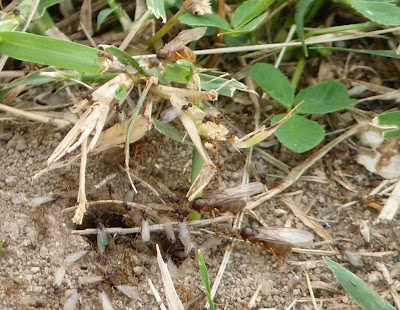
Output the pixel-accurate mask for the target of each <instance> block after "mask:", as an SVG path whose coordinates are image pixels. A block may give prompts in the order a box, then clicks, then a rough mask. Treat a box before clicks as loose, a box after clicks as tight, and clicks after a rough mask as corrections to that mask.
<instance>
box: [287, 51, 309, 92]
mask: <svg viewBox="0 0 400 310" xmlns="http://www.w3.org/2000/svg"><path fill="white" fill-rule="evenodd" d="M305 65H306V58H305V57H304V55H302V56H301V57H300V59H299V61H298V62H297V66H296V71H295V72H294V75H293V78H292V81H291V83H290V84H291V85H292V88H293V90H296V88H297V85H298V84H299V81H300V78H301V74H302V73H303V70H304V67H305Z"/></svg>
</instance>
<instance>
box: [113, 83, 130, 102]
mask: <svg viewBox="0 0 400 310" xmlns="http://www.w3.org/2000/svg"><path fill="white" fill-rule="evenodd" d="M127 95H128V93H127V91H126V88H125V87H123V86H120V87H119V88H118V89H117V91H116V92H115V99H117V100H124V99H125V98H126V96H127Z"/></svg>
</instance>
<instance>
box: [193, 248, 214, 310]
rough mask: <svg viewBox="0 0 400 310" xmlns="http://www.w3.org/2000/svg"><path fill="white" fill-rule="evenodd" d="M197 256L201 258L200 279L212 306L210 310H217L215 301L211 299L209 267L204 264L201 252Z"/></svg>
mask: <svg viewBox="0 0 400 310" xmlns="http://www.w3.org/2000/svg"><path fill="white" fill-rule="evenodd" d="M197 255H198V257H199V266H200V277H201V281H202V282H203V285H204V289H205V290H206V294H207V298H208V303H209V304H210V310H215V305H214V301H213V300H212V298H211V284H210V278H209V276H208V270H207V266H206V263H205V262H204V257H203V254H201V252H200V250H199V251H198V253H197Z"/></svg>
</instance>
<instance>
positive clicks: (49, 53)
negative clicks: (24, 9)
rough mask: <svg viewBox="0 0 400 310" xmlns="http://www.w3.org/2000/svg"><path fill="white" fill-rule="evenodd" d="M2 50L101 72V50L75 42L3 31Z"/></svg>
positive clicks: (21, 57) (27, 58) (14, 55)
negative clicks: (99, 54) (99, 53)
mask: <svg viewBox="0 0 400 310" xmlns="http://www.w3.org/2000/svg"><path fill="white" fill-rule="evenodd" d="M0 52H1V53H3V54H5V55H8V56H10V57H12V58H15V59H18V60H23V61H30V62H35V63H39V64H42V65H48V66H56V67H60V68H64V69H70V70H77V71H81V72H89V73H99V72H100V71H101V70H102V69H103V61H104V60H103V58H102V57H99V56H98V55H97V54H98V52H99V50H97V49H94V48H91V47H88V46H85V45H81V44H78V43H74V42H69V41H64V40H60V39H54V38H49V37H43V36H38V35H34V34H30V33H23V32H1V33H0Z"/></svg>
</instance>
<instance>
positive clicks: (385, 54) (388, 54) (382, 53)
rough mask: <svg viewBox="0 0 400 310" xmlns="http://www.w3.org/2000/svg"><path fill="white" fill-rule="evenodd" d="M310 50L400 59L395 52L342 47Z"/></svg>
mask: <svg viewBox="0 0 400 310" xmlns="http://www.w3.org/2000/svg"><path fill="white" fill-rule="evenodd" d="M310 49H322V50H328V51H339V52H352V53H363V54H370V55H375V56H382V57H390V58H397V59H400V55H399V54H396V51H395V50H366V49H356V48H341V47H310Z"/></svg>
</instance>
